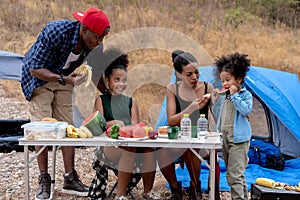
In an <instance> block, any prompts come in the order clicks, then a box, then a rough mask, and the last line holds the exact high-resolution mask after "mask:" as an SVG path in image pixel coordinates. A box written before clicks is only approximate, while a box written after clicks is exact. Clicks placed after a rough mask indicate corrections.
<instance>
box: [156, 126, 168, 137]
mask: <svg viewBox="0 0 300 200" xmlns="http://www.w3.org/2000/svg"><path fill="white" fill-rule="evenodd" d="M168 127H169V126H160V127H158V133H159V134H161V135H168Z"/></svg>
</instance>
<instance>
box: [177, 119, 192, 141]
mask: <svg viewBox="0 0 300 200" xmlns="http://www.w3.org/2000/svg"><path fill="white" fill-rule="evenodd" d="M189 116H190V115H189V114H183V118H182V119H181V121H180V128H181V138H183V139H187V138H192V122H191V119H190V117H189Z"/></svg>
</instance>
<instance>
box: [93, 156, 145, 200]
mask: <svg viewBox="0 0 300 200" xmlns="http://www.w3.org/2000/svg"><path fill="white" fill-rule="evenodd" d="M93 169H94V170H95V171H96V174H95V177H94V179H93V180H92V183H91V185H90V188H89V197H90V199H99V198H105V197H106V196H108V197H110V196H111V195H112V193H113V191H114V190H115V188H116V186H117V184H118V180H116V181H115V183H114V184H113V187H112V188H111V189H110V191H109V193H108V195H106V188H107V182H108V170H113V172H114V174H115V175H116V176H117V175H118V170H117V169H115V168H111V167H110V166H108V165H107V164H105V163H103V162H102V161H99V160H98V159H97V158H95V160H94V162H93ZM141 178H142V175H141V174H140V173H134V174H132V177H131V179H130V182H129V183H128V187H127V190H126V194H127V195H128V194H129V195H130V196H131V197H132V198H133V199H135V198H134V196H133V194H132V193H131V191H132V189H133V188H135V187H136V186H137V184H138V182H139V181H140V180H141Z"/></svg>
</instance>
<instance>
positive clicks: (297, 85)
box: [156, 66, 300, 157]
mask: <svg viewBox="0 0 300 200" xmlns="http://www.w3.org/2000/svg"><path fill="white" fill-rule="evenodd" d="M213 70H214V67H212V66H204V67H199V71H200V77H199V79H200V80H203V81H208V82H210V83H212V84H213V85H214V87H219V88H221V87H222V84H221V82H220V81H219V80H217V79H216V77H215V76H214V75H213ZM174 81H175V73H173V74H172V77H171V80H170V82H174ZM244 86H245V87H246V88H247V89H248V90H249V91H250V92H251V93H252V95H253V98H254V104H253V111H252V113H254V114H255V115H251V116H250V124H251V127H252V129H253V131H252V133H253V136H254V137H255V136H260V137H261V135H262V139H264V140H269V141H270V142H273V143H274V144H275V145H276V146H278V147H279V148H280V150H281V152H282V153H283V154H285V155H288V156H292V157H300V123H299V122H300V104H299V103H298V101H299V99H300V82H299V80H298V76H297V75H296V74H293V73H288V72H283V71H278V70H273V69H267V68H262V67H256V66H251V67H250V70H249V72H248V73H247V76H246V78H245V83H244ZM256 104H260V105H258V106H256ZM258 108H262V109H260V110H262V111H257V110H258ZM256 109H257V110H256ZM257 113H262V114H263V115H261V116H260V117H257V115H256V114H257ZM262 121H263V122H266V123H265V124H264V126H265V127H266V128H265V129H262V128H261V125H257V124H258V123H261V122H262ZM164 125H167V115H166V98H164V101H163V103H162V107H161V110H160V114H159V117H158V120H157V124H156V128H157V127H158V126H164ZM256 127H259V129H257V128H256ZM258 131H259V132H265V133H257V132H258Z"/></svg>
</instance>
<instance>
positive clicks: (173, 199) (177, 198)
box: [169, 181, 182, 200]
mask: <svg viewBox="0 0 300 200" xmlns="http://www.w3.org/2000/svg"><path fill="white" fill-rule="evenodd" d="M169 200H182V185H181V181H178V182H177V188H173V187H171V196H170V198H169Z"/></svg>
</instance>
